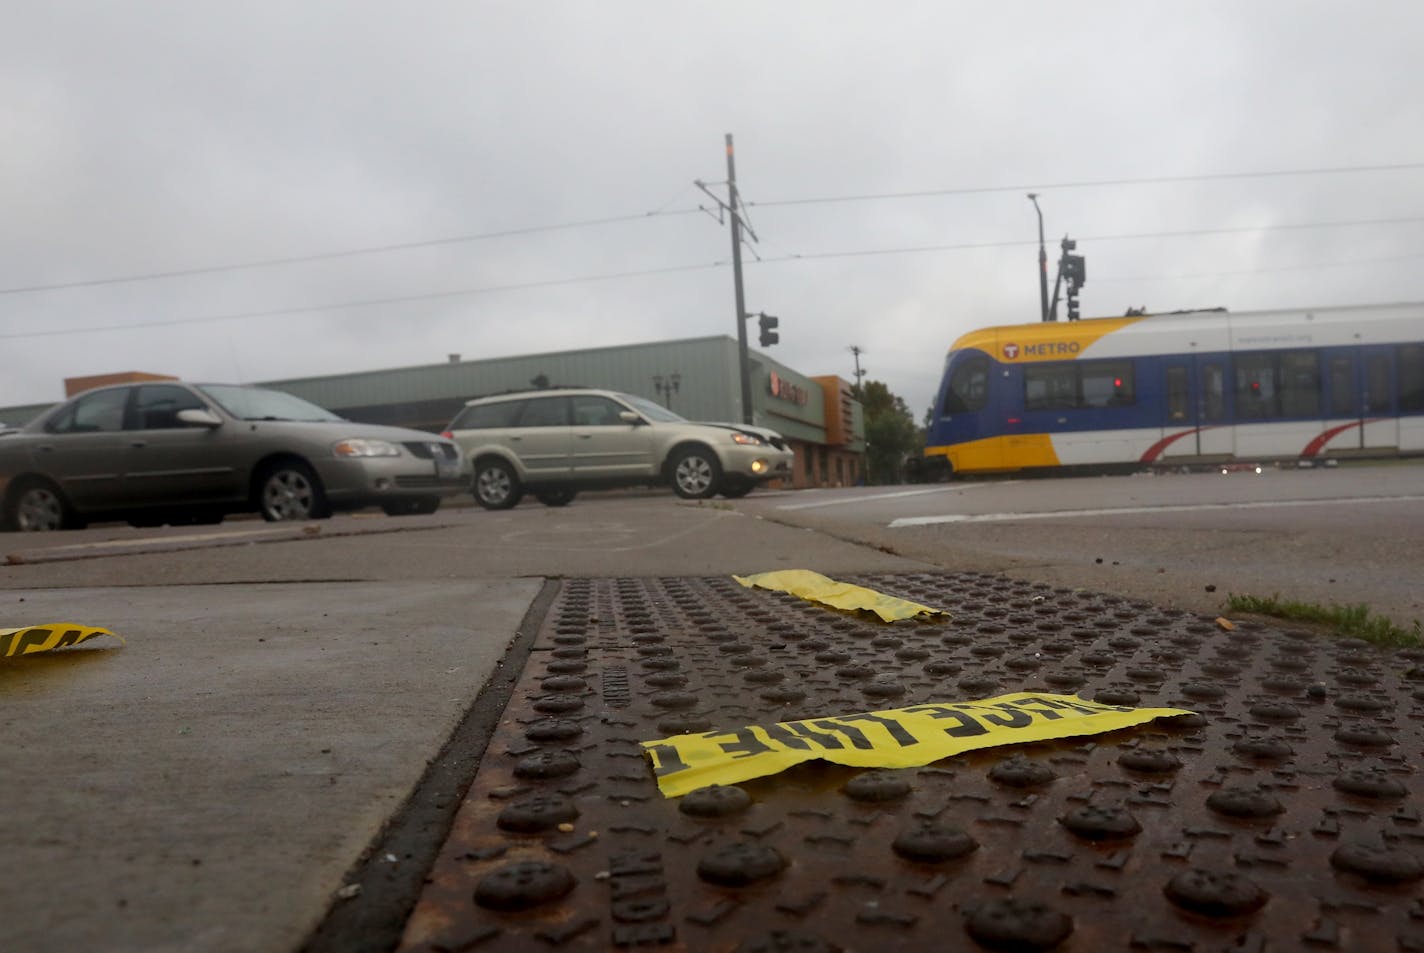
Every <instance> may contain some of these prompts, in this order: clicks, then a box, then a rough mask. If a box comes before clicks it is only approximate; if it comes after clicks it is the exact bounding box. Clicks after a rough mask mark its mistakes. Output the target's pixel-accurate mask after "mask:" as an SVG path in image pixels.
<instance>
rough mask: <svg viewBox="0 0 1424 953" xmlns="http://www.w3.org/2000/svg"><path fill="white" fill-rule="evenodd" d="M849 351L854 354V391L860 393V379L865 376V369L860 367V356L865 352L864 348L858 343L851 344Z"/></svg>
mask: <svg viewBox="0 0 1424 953" xmlns="http://www.w3.org/2000/svg"><path fill="white" fill-rule="evenodd" d="M850 352H851V353H852V354H854V355H855V392H856V394H859V393H860V379H861V378H862V377H864V376H865V371H863V370H861V368H860V356H861V355H862V354H864V353H865V348H863V347H861V346H860V345H859V344H852V345H851V346H850Z"/></svg>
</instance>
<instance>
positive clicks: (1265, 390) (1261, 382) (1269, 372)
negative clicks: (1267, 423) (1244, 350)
mask: <svg viewBox="0 0 1424 953" xmlns="http://www.w3.org/2000/svg"><path fill="white" fill-rule="evenodd" d="M1274 358H1275V355H1273V354H1269V353H1264V354H1237V355H1236V357H1235V359H1234V361H1233V363H1234V365H1235V368H1236V416H1237V417H1240V418H1241V419H1243V420H1264V419H1266V418H1268V417H1279V416H1280V415H1281V403H1280V399H1279V397H1280V395H1279V394H1277V393H1276V362H1275V360H1274Z"/></svg>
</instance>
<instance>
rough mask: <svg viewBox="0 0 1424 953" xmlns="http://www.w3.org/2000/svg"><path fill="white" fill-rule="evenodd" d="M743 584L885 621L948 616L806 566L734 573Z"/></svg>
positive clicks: (936, 610) (941, 610)
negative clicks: (858, 611) (836, 578)
mask: <svg viewBox="0 0 1424 953" xmlns="http://www.w3.org/2000/svg"><path fill="white" fill-rule="evenodd" d="M732 578H733V579H735V580H737V582H740V583H741V584H742V585H744V586H746V587H747V588H748V589H750V588H752V587H753V586H755V587H757V588H760V589H774V590H776V591H777V592H789V593H791V594H792V595H793V596H800V597H801V598H802V599H809V600H811V601H812V602H819V603H822V604H823V605H828V606H831V607H832V608H835V609H847V610H856V609H863V610H865V611H867V612H874V613H875V614H876V615H878V616H880V618H881V619H882V620H884V621H885V622H895V621H897V620H899V619H916V618H928V617H931V616H940V615H948V614H949V613H947V612H945V611H944V610H943V609H932V608H930V607H929V606H922V605H920V604H919V603H918V602H907V601H906V600H904V599H897V598H895V597H894V596H887V595H885V593H883V592H876V591H875V590H874V589H866V588H865V587H864V586H853V585H851V584H850V583H848V582H837V581H836V580H834V579H829V578H827V577H826V576H823V575H821V574H820V573H818V572H811V571H810V570H809V569H782V570H779V571H777V572H761V573H757V574H756V575H753V576H733V577H732Z"/></svg>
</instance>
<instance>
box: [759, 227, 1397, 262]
mask: <svg viewBox="0 0 1424 953" xmlns="http://www.w3.org/2000/svg"><path fill="white" fill-rule="evenodd" d="M1419 222H1424V216H1405V217H1400V218H1365V219H1355V220H1352V221H1339V222H1303V223H1297V224H1286V225H1243V226H1239V227H1235V228H1193V229H1183V230H1180V231H1171V232H1136V233H1125V234H1118V235H1086V236H1082V237H1080V238H1079V239H1078V241H1081V242H1088V241H1092V242H1115V241H1138V240H1141V239H1147V238H1190V237H1199V236H1202V235H1237V234H1245V233H1254V232H1275V231H1301V230H1307V229H1317V228H1346V227H1353V226H1362V225H1408V224H1416V223H1419ZM1037 244H1038V241H1037V240H1036V239H1015V240H1012V241H1000V242H961V243H957V244H953V245H909V246H905V247H903V248H877V249H865V250H860V251H839V252H811V253H809V254H804V255H789V256H785V257H781V258H766V259H763V261H762V263H763V264H776V263H780V262H787V261H811V260H815V259H826V258H865V257H871V256H877V255H907V254H916V253H922V252H939V251H967V250H971V249H979V248H1021V247H1024V246H1027V245H1037Z"/></svg>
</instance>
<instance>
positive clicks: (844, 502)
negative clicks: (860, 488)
mask: <svg viewBox="0 0 1424 953" xmlns="http://www.w3.org/2000/svg"><path fill="white" fill-rule="evenodd" d="M988 485H989V484H987V483H968V484H965V485H964V486H936V487H931V488H929V489H927V490H899V491H897V492H895V493H871V494H870V495H868V496H847V497H842V498H840V499H837V500H819V501H817V502H815V503H792V504H789V505H787V506H778V507H777V509H778V510H809V509H814V508H816V507H818V506H849V505H850V504H852V503H864V502H865V501H866V500H893V499H895V498H897V497H901V496H924V495H925V494H926V493H944V492H946V491H948V490H972V489H974V488H976V487H981V486H988ZM997 485H998V486H1005V485H1006V484H1003V483H1000V484H997Z"/></svg>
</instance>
